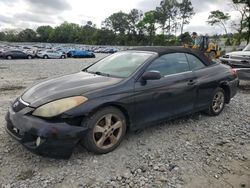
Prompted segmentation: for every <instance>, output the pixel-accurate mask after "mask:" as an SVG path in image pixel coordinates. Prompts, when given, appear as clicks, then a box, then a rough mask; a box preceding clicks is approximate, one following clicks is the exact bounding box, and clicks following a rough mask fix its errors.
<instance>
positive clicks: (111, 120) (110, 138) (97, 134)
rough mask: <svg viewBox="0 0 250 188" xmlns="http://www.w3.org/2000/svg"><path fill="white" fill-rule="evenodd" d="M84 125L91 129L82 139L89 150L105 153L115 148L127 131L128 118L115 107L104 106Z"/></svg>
mask: <svg viewBox="0 0 250 188" xmlns="http://www.w3.org/2000/svg"><path fill="white" fill-rule="evenodd" d="M83 126H87V127H89V131H88V133H87V134H86V136H85V137H84V139H83V140H82V144H83V145H84V146H85V148H86V149H87V150H88V151H91V152H94V153H97V154H104V153H108V152H110V151H112V150H114V149H115V148H116V147H117V146H119V144H120V143H121V141H122V139H123V137H124V135H125V133H126V119H125V116H124V115H123V113H122V112H121V111H120V110H118V109H117V108H114V107H106V108H103V109H101V110H99V111H97V112H96V113H94V114H93V115H92V116H91V117H89V118H88V119H87V120H86V121H84V123H83Z"/></svg>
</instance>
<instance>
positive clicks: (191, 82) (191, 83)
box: [187, 80, 196, 86]
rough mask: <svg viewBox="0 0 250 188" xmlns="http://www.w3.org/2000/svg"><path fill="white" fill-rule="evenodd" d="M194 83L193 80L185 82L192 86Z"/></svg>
mask: <svg viewBox="0 0 250 188" xmlns="http://www.w3.org/2000/svg"><path fill="white" fill-rule="evenodd" d="M194 84H196V81H195V80H189V81H188V83H187V85H189V86H192V85H194Z"/></svg>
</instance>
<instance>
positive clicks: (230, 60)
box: [220, 44, 250, 80]
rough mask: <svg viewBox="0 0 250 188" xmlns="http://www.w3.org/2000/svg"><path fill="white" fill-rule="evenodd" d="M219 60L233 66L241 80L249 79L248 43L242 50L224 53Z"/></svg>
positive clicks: (249, 46) (249, 45)
mask: <svg viewBox="0 0 250 188" xmlns="http://www.w3.org/2000/svg"><path fill="white" fill-rule="evenodd" d="M220 60H221V62H222V63H225V64H228V65H230V66H231V67H233V68H235V69H236V70H237V73H238V76H239V78H240V79H241V80H250V44H248V45H247V46H246V47H245V48H244V49H243V50H242V51H236V52H230V53H227V54H225V55H224V56H222V57H221V58H220Z"/></svg>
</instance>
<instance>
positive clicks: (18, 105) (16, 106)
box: [12, 98, 27, 112]
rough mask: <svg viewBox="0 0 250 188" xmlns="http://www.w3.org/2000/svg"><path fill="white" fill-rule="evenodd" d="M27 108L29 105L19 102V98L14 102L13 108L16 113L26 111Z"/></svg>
mask: <svg viewBox="0 0 250 188" xmlns="http://www.w3.org/2000/svg"><path fill="white" fill-rule="evenodd" d="M26 107H27V105H25V104H23V103H22V102H21V101H20V100H19V98H17V99H16V100H15V101H14V103H13V105H12V108H13V110H14V112H19V111H20V110H22V109H24V108H26Z"/></svg>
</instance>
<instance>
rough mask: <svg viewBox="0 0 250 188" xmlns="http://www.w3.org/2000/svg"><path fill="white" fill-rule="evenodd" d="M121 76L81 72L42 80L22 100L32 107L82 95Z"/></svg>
mask: <svg viewBox="0 0 250 188" xmlns="http://www.w3.org/2000/svg"><path fill="white" fill-rule="evenodd" d="M121 80H122V79H120V78H112V77H104V76H100V75H95V74H90V73H86V72H79V73H75V74H70V75H66V76H62V77H58V78H54V79H50V80H47V81H44V82H41V83H39V84H37V85H34V86H32V87H30V88H28V89H27V90H26V91H25V92H24V93H23V95H22V96H21V98H22V100H23V101H25V102H27V103H29V104H30V106H31V107H38V106H40V105H42V104H45V103H48V102H51V101H54V100H57V99H61V98H65V97H71V96H78V95H82V94H84V93H86V92H90V91H94V90H97V89H101V88H104V87H107V86H111V85H114V84H116V83H118V82H120V81H121Z"/></svg>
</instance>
